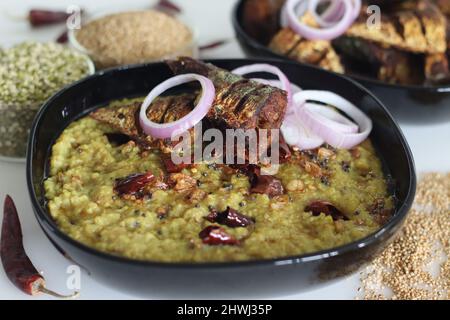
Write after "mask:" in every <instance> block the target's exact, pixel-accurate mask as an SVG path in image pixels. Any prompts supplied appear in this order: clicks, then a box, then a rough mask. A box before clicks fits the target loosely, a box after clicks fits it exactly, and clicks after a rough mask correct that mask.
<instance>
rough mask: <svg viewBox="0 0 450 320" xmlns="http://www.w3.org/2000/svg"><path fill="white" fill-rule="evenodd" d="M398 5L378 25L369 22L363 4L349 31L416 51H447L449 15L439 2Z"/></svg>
mask: <svg viewBox="0 0 450 320" xmlns="http://www.w3.org/2000/svg"><path fill="white" fill-rule="evenodd" d="M395 8H396V9H395V10H394V11H393V12H388V13H383V14H382V15H381V24H380V26H379V27H378V28H377V27H369V26H368V25H367V16H366V14H365V12H366V11H367V7H363V8H362V12H361V15H360V16H359V18H358V19H357V21H356V22H355V23H354V24H353V25H352V26H351V27H350V28H349V29H348V30H347V32H346V35H347V36H349V37H355V38H361V39H364V40H369V41H373V42H376V43H379V44H381V45H383V46H386V47H388V46H392V47H395V48H397V49H400V50H405V51H409V52H414V53H443V52H445V51H446V48H447V46H446V40H445V39H446V19H445V16H444V15H443V14H442V13H441V12H440V10H439V8H438V7H437V6H436V5H434V4H433V3H431V2H430V1H429V0H419V1H405V2H401V3H400V4H398V5H397V6H396V7H395Z"/></svg>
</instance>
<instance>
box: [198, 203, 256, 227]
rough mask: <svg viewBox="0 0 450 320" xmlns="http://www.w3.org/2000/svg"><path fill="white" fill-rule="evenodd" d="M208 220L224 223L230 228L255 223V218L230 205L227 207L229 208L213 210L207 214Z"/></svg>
mask: <svg viewBox="0 0 450 320" xmlns="http://www.w3.org/2000/svg"><path fill="white" fill-rule="evenodd" d="M206 220H208V221H209V222H216V223H219V224H223V225H226V226H227V227H230V228H237V227H247V226H249V225H252V224H254V223H255V220H253V219H252V218H250V217H247V216H245V215H243V214H241V213H239V212H238V211H237V210H234V209H233V208H230V207H227V209H226V210H225V211H222V212H217V211H212V212H211V213H210V214H209V215H207V216H206Z"/></svg>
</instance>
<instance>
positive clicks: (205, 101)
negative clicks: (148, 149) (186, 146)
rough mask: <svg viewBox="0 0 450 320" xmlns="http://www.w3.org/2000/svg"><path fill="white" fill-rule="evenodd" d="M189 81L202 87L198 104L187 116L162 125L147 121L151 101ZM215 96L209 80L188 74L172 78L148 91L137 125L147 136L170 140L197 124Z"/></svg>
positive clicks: (212, 85)
mask: <svg viewBox="0 0 450 320" xmlns="http://www.w3.org/2000/svg"><path fill="white" fill-rule="evenodd" d="M191 81H198V82H200V85H201V86H202V95H201V97H200V100H199V102H198V104H197V105H196V106H195V107H194V109H193V110H192V111H191V112H190V113H189V114H187V115H185V116H184V117H183V118H181V119H179V120H177V121H174V122H169V123H162V124H161V123H156V122H153V121H150V120H149V119H148V117H147V109H148V107H149V106H150V105H151V104H152V102H153V100H155V99H156V98H157V97H158V96H159V95H161V94H162V93H163V92H165V91H166V90H168V89H170V88H173V87H176V86H178V85H181V84H184V83H188V82H191ZM215 96H216V90H215V88H214V84H213V83H212V81H211V80H209V79H208V78H206V77H204V76H201V75H198V74H193V73H189V74H183V75H178V76H175V77H172V78H170V79H167V80H165V81H164V82H162V83H160V84H159V85H157V86H156V87H155V88H153V90H152V91H150V93H149V94H148V96H147V97H146V98H145V100H144V102H143V103H142V106H141V111H140V114H139V123H140V125H141V127H142V130H143V131H144V132H145V134H147V135H149V136H152V137H155V138H158V139H165V138H170V137H172V136H174V135H177V134H181V133H183V132H185V131H187V130H189V129H190V128H192V127H194V126H195V125H196V124H197V123H198V122H200V121H201V120H202V119H203V118H204V117H205V116H206V114H207V113H208V111H209V109H210V108H211V106H212V104H213V102H214V98H215Z"/></svg>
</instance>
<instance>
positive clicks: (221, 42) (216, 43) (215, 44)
mask: <svg viewBox="0 0 450 320" xmlns="http://www.w3.org/2000/svg"><path fill="white" fill-rule="evenodd" d="M228 42H229V40H218V41H214V42H211V43H207V44H204V45H202V46H200V47H199V48H198V49H199V50H200V51H203V50H209V49H215V48H218V47H221V46H223V45H224V44H226V43H228Z"/></svg>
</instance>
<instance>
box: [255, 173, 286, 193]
mask: <svg viewBox="0 0 450 320" xmlns="http://www.w3.org/2000/svg"><path fill="white" fill-rule="evenodd" d="M250 192H251V193H261V194H267V195H268V196H269V197H270V198H273V197H275V196H279V195H282V194H283V193H284V188H283V185H282V184H281V181H280V180H278V179H277V178H275V177H273V176H267V175H264V176H259V177H257V178H256V179H255V180H254V182H253V183H252V187H251V188H250Z"/></svg>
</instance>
